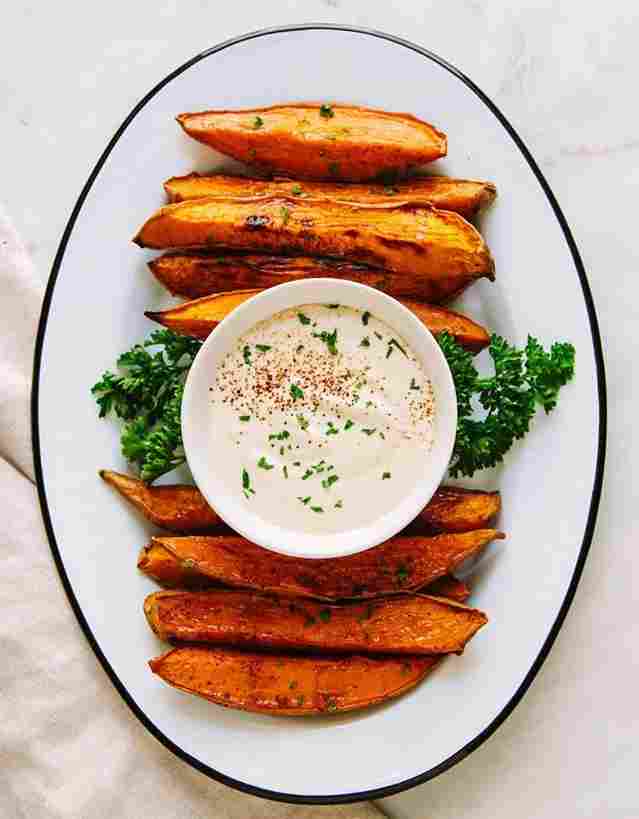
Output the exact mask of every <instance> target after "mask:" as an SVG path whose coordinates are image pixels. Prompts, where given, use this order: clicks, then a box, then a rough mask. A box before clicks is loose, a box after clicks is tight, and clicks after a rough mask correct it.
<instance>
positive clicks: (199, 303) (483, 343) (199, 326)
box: [144, 290, 490, 353]
mask: <svg viewBox="0 0 639 819" xmlns="http://www.w3.org/2000/svg"><path fill="white" fill-rule="evenodd" d="M261 292H262V291H261V290H234V291H231V292H230V293H216V294H215V295H212V296H204V297H203V298H201V299H195V300H194V301H189V302H186V303H184V304H180V305H178V306H177V307H172V308H170V309H169V310H163V311H161V312H151V311H147V312H146V313H145V314H144V315H145V316H146V317H147V318H150V319H151V320H152V321H157V322H158V323H159V324H162V325H164V326H165V327H168V328H169V329H170V330H173V332H175V333H182V334H183V335H187V336H195V337H196V338H206V337H207V336H208V335H209V334H210V333H211V332H212V331H213V330H214V329H215V328H216V327H217V325H218V324H219V322H220V321H222V319H223V318H224V317H225V316H227V315H228V314H229V313H230V312H231V310H234V309H235V308H236V307H237V306H238V305H240V304H242V303H243V302H245V301H247V300H248V299H250V298H252V297H253V296H255V295H257V294H258V293H261ZM400 301H401V302H402V304H403V305H404V306H405V307H407V308H408V309H409V310H411V311H412V312H413V313H414V314H415V315H416V316H417V318H418V319H419V320H420V321H422V322H423V323H424V324H425V325H426V327H428V329H429V330H430V331H431V333H433V334H434V335H437V334H438V333H443V332H447V333H449V334H450V335H451V336H453V337H454V338H455V340H456V341H457V342H458V344H460V345H461V346H462V347H464V348H465V349H466V350H469V351H470V352H473V353H478V352H479V351H480V350H483V349H484V347H487V346H488V344H489V343H490V336H489V334H488V332H487V331H486V330H485V329H484V328H483V327H482V326H481V325H480V324H477V323H476V322H474V321H473V320H472V319H469V318H467V317H466V316H462V315H461V313H455V312H453V311H452V310H446V309H444V308H443V307H435V306H433V305H431V304H420V303H419V302H416V301H409V300H407V299H400Z"/></svg>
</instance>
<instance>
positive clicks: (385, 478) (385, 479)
mask: <svg viewBox="0 0 639 819" xmlns="http://www.w3.org/2000/svg"><path fill="white" fill-rule="evenodd" d="M390 476H391V473H390V472H384V474H383V475H382V480H383V481H387V480H388V479H389V478H390Z"/></svg>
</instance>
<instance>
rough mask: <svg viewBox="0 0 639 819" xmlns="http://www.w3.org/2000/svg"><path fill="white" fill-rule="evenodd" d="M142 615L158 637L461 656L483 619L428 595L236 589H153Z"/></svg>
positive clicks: (321, 649) (334, 650) (272, 646)
mask: <svg viewBox="0 0 639 819" xmlns="http://www.w3.org/2000/svg"><path fill="white" fill-rule="evenodd" d="M144 613H145V614H146V617H147V620H148V622H149V625H150V626H151V628H152V629H153V631H154V632H155V633H156V634H157V636H158V637H159V638H160V639H161V640H167V641H179V642H186V643H211V644H213V645H232V646H245V647H254V648H267V649H277V650H283V651H317V652H324V653H329V654H332V653H355V654H359V653H362V654H450V653H460V652H462V651H463V649H464V646H465V645H466V643H467V642H468V640H470V639H471V638H472V636H473V635H474V634H475V633H476V632H477V631H478V630H479V629H480V628H481V627H482V626H483V625H485V624H486V622H487V618H486V615H485V614H484V613H483V612H481V611H478V610H477V609H472V608H468V607H467V606H463V605H461V604H459V603H454V602H452V601H450V600H444V599H443V598H439V597H428V596H427V595H419V596H417V595H415V596H401V597H387V598H383V599H380V600H376V601H374V602H372V601H371V602H367V603H346V604H342V605H326V604H324V603H318V602H315V601H313V600H292V599H290V598H276V597H273V596H271V595H264V594H256V593H255V592H249V591H238V590H235V589H224V590H208V591H160V592H154V593H153V594H150V595H148V597H147V598H146V600H145V601H144Z"/></svg>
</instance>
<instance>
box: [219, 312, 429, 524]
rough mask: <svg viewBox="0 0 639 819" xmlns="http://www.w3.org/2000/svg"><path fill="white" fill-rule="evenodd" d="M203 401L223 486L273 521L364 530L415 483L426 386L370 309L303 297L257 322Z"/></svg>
mask: <svg viewBox="0 0 639 819" xmlns="http://www.w3.org/2000/svg"><path fill="white" fill-rule="evenodd" d="M210 396H211V399H212V408H211V434H212V436H213V443H214V452H215V453H216V458H219V463H220V464H221V465H223V466H222V468H221V469H220V471H221V472H223V474H224V476H225V477H224V479H225V481H226V483H227V485H228V488H229V491H231V492H236V493H237V494H238V495H240V496H243V498H244V499H243V502H244V503H246V504H247V505H250V508H251V510H252V511H253V512H254V513H256V514H257V515H259V516H260V517H262V518H263V519H264V520H266V521H268V522H269V523H271V524H275V525H279V526H282V527H285V528H286V529H293V530H299V531H300V532H309V533H330V532H342V531H345V530H349V529H354V528H357V527H360V526H368V525H370V524H371V523H373V522H374V521H375V520H377V519H379V518H380V517H382V516H383V515H384V514H386V513H387V512H390V511H391V510H392V509H394V508H395V507H397V506H398V504H399V503H400V502H401V501H402V500H403V499H404V498H405V497H406V496H407V494H409V493H410V492H412V491H413V489H414V488H415V486H416V485H417V483H418V482H419V481H420V480H422V479H423V476H424V471H425V461H426V459H427V458H428V457H429V453H430V450H431V446H432V441H433V412H434V403H433V390H432V385H431V383H430V381H429V380H428V378H427V377H426V374H425V372H424V370H423V368H422V366H421V364H420V362H419V361H418V360H417V357H416V356H415V355H414V353H413V351H412V350H411V348H410V347H409V346H408V344H407V343H406V342H405V340H404V339H403V338H402V337H401V336H400V335H399V334H398V333H397V332H395V330H393V329H392V328H391V327H389V326H388V325H387V324H385V323H384V322H382V321H380V320H378V319H376V318H375V317H374V316H372V315H371V314H370V313H363V312H362V311H360V310H356V309H353V308H351V307H343V306H339V305H326V304H305V305H302V306H300V307H295V308H292V309H288V310H284V311H282V312H280V313H277V314H276V315H274V316H272V317H271V318H269V319H267V320H265V321H261V322H259V323H258V324H256V325H255V326H254V327H253V328H252V329H251V330H249V332H247V333H246V334H245V335H244V336H242V337H241V338H240V339H239V340H238V341H237V343H236V345H235V347H234V349H233V350H231V352H230V353H228V354H227V355H226V356H225V357H224V359H223V360H222V361H221V363H220V364H219V366H218V368H217V371H216V373H215V374H214V381H213V383H212V385H211V387H210Z"/></svg>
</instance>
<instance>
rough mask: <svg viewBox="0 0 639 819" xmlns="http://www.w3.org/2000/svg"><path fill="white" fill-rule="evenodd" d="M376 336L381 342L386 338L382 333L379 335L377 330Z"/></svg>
mask: <svg viewBox="0 0 639 819" xmlns="http://www.w3.org/2000/svg"><path fill="white" fill-rule="evenodd" d="M375 335H376V336H377V338H378V339H379V340H380V341H381V340H382V339H383V338H384V336H383V335H381V333H378V332H377V330H375Z"/></svg>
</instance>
